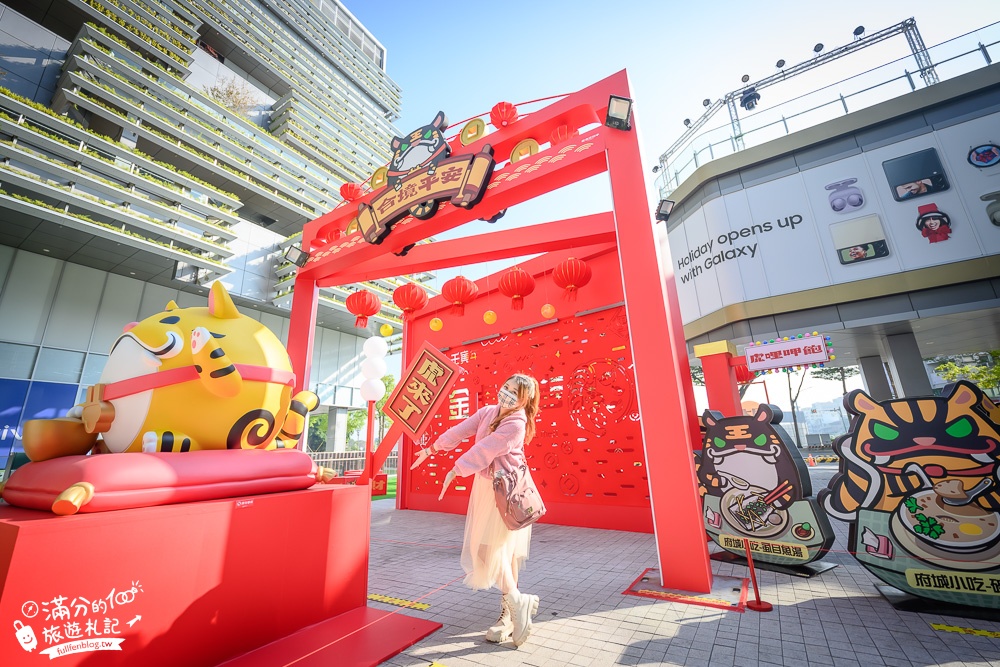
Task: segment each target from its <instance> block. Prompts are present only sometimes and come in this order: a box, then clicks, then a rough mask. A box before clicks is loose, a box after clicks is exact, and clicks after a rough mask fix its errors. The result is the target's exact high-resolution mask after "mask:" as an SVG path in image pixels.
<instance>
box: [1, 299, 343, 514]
mask: <svg viewBox="0 0 1000 667" xmlns="http://www.w3.org/2000/svg"><path fill="white" fill-rule="evenodd" d="M293 384H294V374H293V373H292V368H291V362H290V361H289V358H288V354H287V352H286V351H285V348H284V346H283V345H282V344H281V341H279V340H278V338H277V337H276V336H275V335H274V334H273V333H271V332H270V331H269V330H268V329H267V328H266V327H265V326H264V325H262V324H261V323H260V322H258V321H256V320H254V319H252V318H250V317H247V316H245V315H242V314H240V312H239V311H238V310H237V308H236V305H235V304H234V303H233V300H232V298H231V297H230V296H229V294H228V292H227V291H226V289H225V288H224V287H223V285H222V283H219V282H216V283H214V284H213V285H212V287H211V291H210V293H209V301H208V306H207V307H195V308H178V307H177V305H176V304H175V303H174V302H172V301H171V302H170V303H168V304H167V305H166V307H165V308H164V310H163V311H162V312H159V313H156V314H154V315H152V316H150V317H147V318H146V319H144V320H142V321H141V322H133V323H131V324H128V325H126V326H125V328H124V331H123V333H122V334H121V336H119V338H118V339H117V340H116V341H115V343H114V345H113V346H112V349H111V354H110V355H109V357H108V360H107V363H106V365H105V368H104V371H103V372H102V374H101V378H100V382H99V383H98V384H96V385H94V386H92V387H90V388H89V389H88V391H87V397H86V401H84V402H83V403H82V404H80V405H77V406H75V407H74V408H73V409H71V410H70V412H69V414H68V415H67V417H65V418H60V419H40V420H31V421H28V422H26V423H25V425H24V433H23V445H24V451H25V453H26V454H27V456H28V457H29V458H30V459H31V461H32V463H29V464H27V465H26V466H24V468H29V467H31V466H37V465H38V464H39V463H46V462H48V461H49V460H53V459H58V458H60V457H74V456H76V457H80V456H81V455H84V454H87V453H88V452H93V453H94V454H101V455H103V454H119V453H124V452H133V453H145V454H168V453H191V454H194V453H198V452H199V450H263V449H291V448H294V447H295V445H296V443H297V441H298V439H299V437H300V436H301V434H302V432H303V430H304V429H305V425H306V416H307V414H308V412H309V411H310V410H312V409H314V408H315V407H316V406H317V404H318V403H319V399H318V398H317V396H316V395H315V394H314V393H312V392H310V391H300V392H298V393H296V394H295V395H294V396H293V395H292V391H293ZM298 453H299V454H302V455H304V453H302V452H298ZM85 458H94V457H85ZM98 458H103V456H100V457H98ZM278 458H279V459H280V458H283V457H278ZM268 460H269V461H277V459H268ZM230 461H231V462H232V461H235V459H230ZM287 463H288V462H287V461H283V462H282V464H283V465H284V464H287ZM102 465H103V464H102ZM115 465H121V464H115ZM136 465H139V464H138V463H136ZM184 465H185V466H186V467H190V465H191V464H190V462H189V463H186V464H184ZM254 465H258V463H256V462H255V464H254ZM20 472H21V471H20V469H19V470H18V471H16V472H15V475H12V477H11V482H10V483H9V484H8V485H7V487H5V488H4V497H5V499H8V495H9V494H8V492H10V491H11V490H12V489H13V488H16V487H17V483H16V481H17V473H20ZM316 472H317V474H318V475H319V476H320V477H322V476H324V475H326V474H327V471H324V470H322V469H317V471H316ZM34 474H37V473H34ZM25 476H27V473H26V474H25V475H22V477H25ZM224 476H225V474H223V477H224ZM314 481H315V480H314ZM179 483H181V482H180V481H179ZM15 495H16V494H15ZM85 495H86V494H85ZM13 504H17V503H16V502H14V503H13ZM77 509H79V508H77Z"/></svg>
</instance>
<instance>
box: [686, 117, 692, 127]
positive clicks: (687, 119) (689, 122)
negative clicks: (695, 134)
mask: <svg viewBox="0 0 1000 667" xmlns="http://www.w3.org/2000/svg"><path fill="white" fill-rule="evenodd" d="M684 127H691V119H690V118H685V119H684Z"/></svg>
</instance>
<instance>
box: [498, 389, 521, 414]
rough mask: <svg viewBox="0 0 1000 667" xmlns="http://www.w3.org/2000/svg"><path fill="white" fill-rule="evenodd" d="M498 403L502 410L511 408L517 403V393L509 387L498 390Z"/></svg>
mask: <svg viewBox="0 0 1000 667" xmlns="http://www.w3.org/2000/svg"><path fill="white" fill-rule="evenodd" d="M497 405H498V406H499V407H500V409H501V410H510V409H511V408H513V407H514V406H515V405H517V394H515V393H514V392H512V391H510V390H509V389H501V390H500V391H499V392H497Z"/></svg>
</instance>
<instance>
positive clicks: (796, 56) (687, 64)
mask: <svg viewBox="0 0 1000 667" xmlns="http://www.w3.org/2000/svg"><path fill="white" fill-rule="evenodd" d="M343 1H344V2H345V4H346V6H347V8H348V10H350V11H351V12H352V13H353V14H354V15H355V16H356V17H357V18H358V20H360V21H361V23H363V24H364V25H365V27H367V28H368V29H369V30H370V31H371V32H372V33H373V34H374V35H375V37H376V38H377V39H378V40H379V41H380V42H381V43H382V44H383V45H384V46H385V48H386V50H387V54H388V59H387V68H386V69H387V72H388V74H389V76H390V77H391V78H392V79H393V80H394V81H396V82H397V83H398V84H399V85H400V86H401V87H402V91H403V92H402V95H403V115H402V118H401V119H400V120H399V121H398V122H397V123H396V125H397V127H398V128H399V130H400V131H401V132H407V131H410V130H412V129H414V128H416V127H419V126H420V125H424V124H426V123H428V122H429V121H430V120H431V119H432V118H433V117H434V115H435V114H436V113H437V111H439V110H443V111H444V112H445V113H446V114H447V116H448V118H449V120H450V121H451V122H452V123H454V125H455V127H453V128H452V129H453V130H457V129H459V127H458V123H459V122H460V121H462V120H463V119H465V118H468V117H471V116H476V115H479V114H482V113H484V112H488V111H489V110H490V108H491V107H492V106H493V105H494V104H496V103H497V102H500V101H508V102H512V103H515V104H517V103H520V102H525V101H529V100H534V99H538V98H543V97H548V96H552V95H558V94H562V93H570V92H573V91H576V90H579V89H581V88H583V87H585V86H587V85H589V84H591V83H593V82H595V81H598V80H600V79H602V78H604V77H606V76H608V75H609V74H612V73H614V72H617V71H619V70H621V69H627V70H628V73H629V77H630V81H631V84H632V92H633V96H634V99H635V107H634V113H635V117H636V122H637V125H638V129H639V132H640V135H639V136H640V141H641V146H642V150H643V160H644V162H646V163H647V164H648V166H649V167H650V168H652V167H653V165H655V164H656V163H657V159H658V157H659V155H660V154H661V153H663V152H664V151H665V150H666V149H667V148H668V147H669V146H670V144H672V143H673V142H674V141H675V140H676V139H677V138H678V137H680V135H681V134H682V133H683V131H684V125H683V120H684V119H685V118H690V119H692V120H695V119H697V118H698V116H700V115H701V113H702V112H703V107H702V100H703V99H705V98H710V99H713V100H714V99H718V98H720V97H722V96H724V95H725V94H726V93H728V92H730V91H733V90H736V89H738V88H741V87H742V83H741V81H740V78H741V76H742V75H744V74H747V75H749V76H750V80H751V81H756V80H758V79H761V78H764V77H767V76H769V75H771V74H773V73H775V72H776V71H777V69H776V68H775V63H776V61H777V60H778V59H784V60H785V61H787V63H788V65H789V66H790V65H793V64H796V63H799V62H802V61H804V60H807V59H808V58H810V57H812V56H813V55H814V54H813V47H814V45H816V44H817V43H823V44H824V45H826V47H825V48H826V50H829V49H832V48H835V47H837V46H840V45H843V44H846V43H848V42H850V41H851V39H852V32H853V30H854V29H855V27H857V26H859V25H863V26H865V28H866V29H867V32H868V33H869V34H870V33H873V32H876V31H878V30H881V29H883V28H887V27H889V26H892V25H894V24H897V23H899V22H900V21H903V20H905V19H907V18H910V17H913V18H915V19H916V22H917V27H918V29H919V31H920V33H921V35H922V37H923V40H924V43H925V44H926V45H927V46H928V47H933V46H934V45H936V44H939V43H941V42H945V41H946V40H950V39H952V38H955V37H957V36H959V35H962V34H964V33H968V32H970V31H973V30H976V29H977V28H980V27H982V26H985V25H987V24H991V23H994V22H996V21H998V20H1000V0H948V1H942V0H935V1H933V2H931V1H926V0H916V1H911V2H906V3H902V2H891V1H886V0H865V1H862V0H836V1H835V2H829V3H818V2H802V1H801V0H798V1H794V2H788V1H777V0H758V1H757V2H735V1H733V0H712V1H708V2H705V1H702V2H677V1H676V0H673V1H672V0H618V1H616V2H594V1H593V0H506V1H504V2H476V1H474V0H473V1H470V0H462V1H460V2H459V1H455V0H438V1H437V2H434V3H423V2H412V1H410V0H343ZM990 36H991V39H992V40H996V39H998V37H997V31H996V30H994V31H992V32H991V33H990ZM966 41H968V40H966ZM972 45H973V47H974V45H975V41H974V40H973V41H972ZM908 53H909V48H908V46H907V44H906V40H905V38H903V37H902V36H899V37H896V38H894V39H892V40H889V41H887V42H885V43H883V44H882V45H881V46H876V47H872V48H869V49H864V50H862V51H860V52H858V53H857V54H856V55H852V56H850V57H848V58H844V59H843V61H842V62H839V64H838V65H831V66H829V67H821V68H817V70H815V72H816V73H815V74H812V75H810V74H807V75H803V76H801V77H798V78H797V79H796V82H795V85H794V86H792V85H791V84H789V85H790V88H789V89H787V90H783V91H780V92H779V91H777V89H778V88H779V86H775V87H774V89H773V90H774V92H765V93H764V95H763V99H762V100H761V103H760V106H759V107H758V110H757V113H761V114H765V113H767V112H768V104H769V103H772V104H773V102H775V101H777V98H778V96H779V95H782V96H783V97H784V98H786V99H787V98H788V97H789V96H793V95H794V94H796V91H797V90H799V89H801V88H810V89H811V88H816V87H818V86H820V85H823V84H825V83H831V82H833V81H837V80H839V78H842V77H843V76H847V75H849V74H852V73H856V72H860V71H864V70H866V69H869V68H870V67H873V66H875V65H879V64H882V63H884V62H887V61H890V60H893V59H894V58H898V57H901V56H904V55H906V54H908ZM898 69H899V70H900V71H899V72H898V73H897V75H901V74H902V69H903V66H902V65H900V66H899V67H898ZM768 90H769V91H771V90H772V89H768ZM726 118H728V117H727V116H726V115H725V111H723V112H722V113H721V114H720V115H718V116H716V117H715V118H713V121H712V122H711V123H709V125H708V126H707V127H715V126H717V125H719V124H720V123H722V122H723V121H724V120H725V119H726ZM646 174H647V179H648V183H647V185H648V186H649V187H648V189H649V192H650V198H651V201H655V197H656V195H655V191H654V188H653V179H654V178H655V176H654V175H653V174H652V173H651V170H647V171H646ZM596 178H603V179H605V182H606V176H604V175H602V176H599V177H596ZM590 181H594V179H590ZM595 186H596V187H595ZM517 209H518V210H516V211H513V210H512V211H511V212H509V213H508V214H507V216H506V217H505V218H503V219H502V220H501V221H500V222H499V223H497V225H498V226H501V225H503V226H519V225H524V224H533V223H536V222H544V221H548V220H555V219H560V218H566V217H572V216H575V215H581V214H586V213H593V212H597V211H602V210H609V209H610V197H609V196H608V193H607V189H606V186H604V185H602V183H600V182H596V183H591V182H585V183H583V184H578V186H577V187H575V188H573V189H572V190H570V191H568V192H563V193H556V194H553V195H549V196H548V197H546V198H543V200H541V201H536V202H531V203H529V204H524V205H522V206H519V207H517ZM488 230H489V227H488V226H487V225H486V223H474V224H471V225H467V226H466V228H465V229H463V230H462V231H456V232H452V233H449V234H447V235H444V236H443V238H450V237H453V236H458V235H466V234H470V233H482V232H485V231H488ZM510 263H512V262H505V263H503V264H501V263H496V262H494V263H492V264H491V265H489V266H487V267H472V268H467V269H466V270H464V271H463V273H465V275H468V276H469V277H472V278H477V277H480V276H481V275H484V274H485V273H492V272H495V271H499V270H502V269H503V268H505V267H506V266H507V265H509V264H510ZM455 273H456V272H455V271H441V272H439V280H438V281H437V285H438V286H439V285H440V283H441V282H442V281H443V280H445V279H447V278H450V277H451V276H453V275H455ZM773 377H774V376H772V378H773ZM850 384H851V386H849V388H854V387H855V386H861V385H860V381H859V380H858V379H857V378H854V381H853V382H851V383H850ZM784 385H785V382H784V378H783V377H782V378H780V381H775V380H771V379H769V380H768V390H769V392H770V399H771V401H772V402H775V403H778V404H779V405H784V406H785V407H786V408H787V406H788V394H787V389H784ZM758 390H760V393H761V394H762V395H761V396H757V395H756V393H757V391H758ZM751 393H753V394H754V395H753V396H752V398H753V399H754V400H758V401H761V400H764V396H763V390H762V387H757V388H754V389H752V390H751ZM782 393H783V394H784V398H783V399H782V398H781V394H782ZM835 393H840V392H839V383H832V382H823V381H819V380H812V379H810V380H807V381H806V386H805V387H804V388H803V391H802V396H801V400H802V401H803V402H804V403H805V404H806V405H808V404H809V403H811V402H813V401H819V400H829V399H830V398H831V397H832V396H833V395H834V394H835ZM747 397H748V398H751V395H750V394H748V396H747Z"/></svg>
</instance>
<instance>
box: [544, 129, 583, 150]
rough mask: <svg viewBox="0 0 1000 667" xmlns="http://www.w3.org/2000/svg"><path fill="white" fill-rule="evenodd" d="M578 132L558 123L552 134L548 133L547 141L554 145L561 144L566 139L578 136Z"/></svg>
mask: <svg viewBox="0 0 1000 667" xmlns="http://www.w3.org/2000/svg"><path fill="white" fill-rule="evenodd" d="M579 135H580V133H579V132H577V131H576V130H571V129H569V126H568V125H560V126H559V127H557V128H556V129H554V130H552V134H550V135H549V142H550V143H551V144H552V145H553V146H555V145H556V144H561V143H562V142H564V141H568V140H569V139H572V138H573V137H576V136H579Z"/></svg>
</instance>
